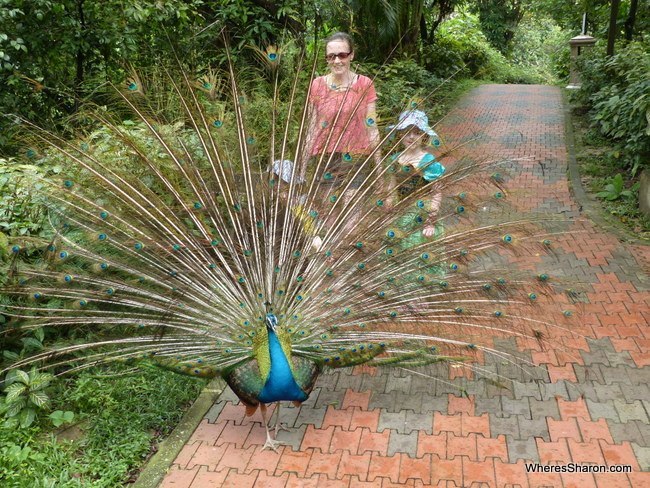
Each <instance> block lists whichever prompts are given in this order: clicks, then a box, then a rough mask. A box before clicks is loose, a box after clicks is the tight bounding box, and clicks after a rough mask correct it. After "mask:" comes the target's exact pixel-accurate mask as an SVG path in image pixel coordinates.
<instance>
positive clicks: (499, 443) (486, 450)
mask: <svg viewBox="0 0 650 488" xmlns="http://www.w3.org/2000/svg"><path fill="white" fill-rule="evenodd" d="M476 447H477V457H478V460H479V461H483V460H485V459H486V458H500V459H501V461H503V462H505V463H507V462H508V445H507V444H506V436H505V435H499V436H497V438H496V439H493V438H491V437H483V436H480V435H479V436H476Z"/></svg>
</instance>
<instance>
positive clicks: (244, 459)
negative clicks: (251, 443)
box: [217, 444, 255, 473]
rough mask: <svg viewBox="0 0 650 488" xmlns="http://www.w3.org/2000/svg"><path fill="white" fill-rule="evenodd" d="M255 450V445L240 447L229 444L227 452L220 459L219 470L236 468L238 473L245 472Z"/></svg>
mask: <svg viewBox="0 0 650 488" xmlns="http://www.w3.org/2000/svg"><path fill="white" fill-rule="evenodd" d="M254 452H255V447H250V448H248V449H239V448H237V447H235V446H234V445H233V444H228V446H227V447H226V452H224V454H223V456H222V457H221V459H220V460H219V464H218V465H217V471H223V470H224V469H225V470H226V471H228V470H229V469H235V470H237V472H238V473H243V472H244V471H245V470H246V466H248V462H249V461H250V459H251V456H252V455H253V453H254Z"/></svg>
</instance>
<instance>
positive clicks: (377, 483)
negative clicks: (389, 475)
mask: <svg viewBox="0 0 650 488" xmlns="http://www.w3.org/2000/svg"><path fill="white" fill-rule="evenodd" d="M384 479H385V478H375V479H374V480H373V481H361V480H360V479H359V478H357V477H356V476H351V477H350V488H382V486H381V485H382V480H384Z"/></svg>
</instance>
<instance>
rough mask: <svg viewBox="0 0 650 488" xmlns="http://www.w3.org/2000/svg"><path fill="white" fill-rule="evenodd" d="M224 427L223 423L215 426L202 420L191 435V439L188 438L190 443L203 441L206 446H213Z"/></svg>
mask: <svg viewBox="0 0 650 488" xmlns="http://www.w3.org/2000/svg"><path fill="white" fill-rule="evenodd" d="M225 425H226V423H225V422H217V423H216V424H211V423H210V422H208V421H207V420H206V419H203V420H202V421H201V423H200V424H199V426H198V427H197V428H196V430H195V431H194V433H193V434H192V437H190V442H191V441H203V442H206V443H208V444H214V443H215V442H216V441H217V437H219V435H220V434H221V431H222V430H223V428H224V427H225Z"/></svg>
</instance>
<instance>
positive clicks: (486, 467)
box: [463, 458, 496, 486]
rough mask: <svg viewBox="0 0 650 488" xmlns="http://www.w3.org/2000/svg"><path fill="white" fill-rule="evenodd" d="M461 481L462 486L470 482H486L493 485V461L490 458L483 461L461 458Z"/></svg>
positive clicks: (494, 475)
mask: <svg viewBox="0 0 650 488" xmlns="http://www.w3.org/2000/svg"><path fill="white" fill-rule="evenodd" d="M463 483H464V486H471V485H472V483H487V485H488V486H494V485H495V483H496V474H495V472H494V461H493V460H492V459H491V458H488V459H487V460H485V461H471V460H469V459H467V458H463Z"/></svg>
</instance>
